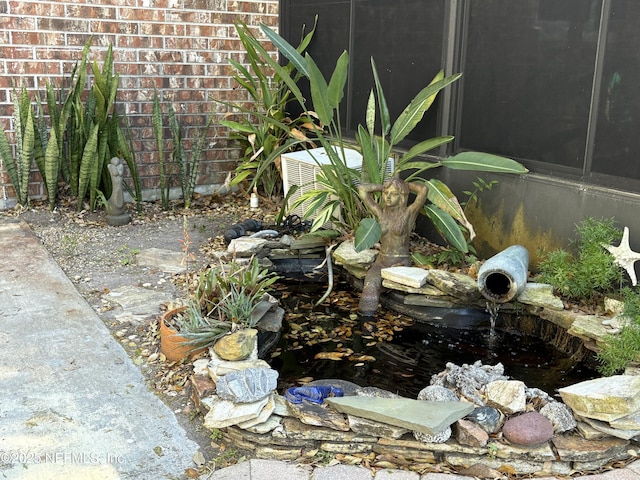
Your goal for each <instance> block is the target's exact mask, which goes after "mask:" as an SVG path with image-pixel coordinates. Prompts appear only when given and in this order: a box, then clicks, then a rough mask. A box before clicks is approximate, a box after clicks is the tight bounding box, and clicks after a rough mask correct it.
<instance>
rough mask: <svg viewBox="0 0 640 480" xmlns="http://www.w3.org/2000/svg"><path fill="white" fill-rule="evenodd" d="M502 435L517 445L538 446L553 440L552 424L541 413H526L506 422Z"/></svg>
mask: <svg viewBox="0 0 640 480" xmlns="http://www.w3.org/2000/svg"><path fill="white" fill-rule="evenodd" d="M502 434H503V435H504V438H506V439H507V440H509V441H510V442H511V443H515V444H517V445H525V446H532V445H539V444H541V443H544V442H547V441H549V440H551V438H553V424H552V423H551V422H550V421H549V419H548V418H546V417H545V416H544V415H542V414H541V413H538V412H527V413H523V414H522V415H518V416H517V417H513V418H510V419H509V420H507V421H506V422H505V423H504V427H502Z"/></svg>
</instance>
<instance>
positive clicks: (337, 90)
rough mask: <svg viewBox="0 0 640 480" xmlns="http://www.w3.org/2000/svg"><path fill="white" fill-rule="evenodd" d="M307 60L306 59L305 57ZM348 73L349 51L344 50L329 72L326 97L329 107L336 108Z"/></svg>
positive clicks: (342, 93)
mask: <svg viewBox="0 0 640 480" xmlns="http://www.w3.org/2000/svg"><path fill="white" fill-rule="evenodd" d="M307 62H308V59H307ZM348 73H349V53H348V52H347V51H346V50H345V51H344V52H342V55H340V57H339V58H338V60H337V61H336V67H335V68H334V70H333V73H332V74H331V79H330V80H329V89H328V91H327V97H328V101H329V105H330V106H331V108H333V109H336V108H338V106H339V105H340V102H341V101H342V97H343V96H344V86H345V84H346V83H347V74H348ZM314 106H315V103H314Z"/></svg>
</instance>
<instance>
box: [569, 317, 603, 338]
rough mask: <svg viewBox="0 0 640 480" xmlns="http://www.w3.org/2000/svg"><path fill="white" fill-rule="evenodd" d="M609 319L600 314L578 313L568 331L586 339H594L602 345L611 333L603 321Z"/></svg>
mask: <svg viewBox="0 0 640 480" xmlns="http://www.w3.org/2000/svg"><path fill="white" fill-rule="evenodd" d="M607 319H608V318H607V317H602V316H599V315H578V316H577V317H576V319H575V320H574V321H573V323H572V324H571V327H569V330H567V333H568V334H569V335H574V336H576V337H578V338H581V339H583V340H586V341H589V340H593V341H595V342H596V345H600V344H601V343H602V342H603V341H604V339H605V337H606V336H607V335H609V334H610V333H611V330H610V329H609V328H607V327H606V326H605V324H603V323H602V322H603V321H605V320H607Z"/></svg>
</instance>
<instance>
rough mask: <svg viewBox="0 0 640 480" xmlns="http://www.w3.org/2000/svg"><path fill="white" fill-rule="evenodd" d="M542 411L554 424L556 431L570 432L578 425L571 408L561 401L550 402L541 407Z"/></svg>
mask: <svg viewBox="0 0 640 480" xmlns="http://www.w3.org/2000/svg"><path fill="white" fill-rule="evenodd" d="M540 413H541V414H542V415H544V416H545V417H547V418H548V419H549V421H550V422H551V423H552V424H553V430H554V431H555V432H556V433H562V432H568V431H569V430H573V429H574V428H576V427H577V426H578V423H577V422H576V419H575V418H574V417H573V413H571V409H570V408H569V407H567V406H566V405H565V404H564V403H561V402H549V403H547V404H546V405H545V406H544V407H542V408H541V409H540Z"/></svg>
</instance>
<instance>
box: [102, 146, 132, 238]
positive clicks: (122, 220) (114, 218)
mask: <svg viewBox="0 0 640 480" xmlns="http://www.w3.org/2000/svg"><path fill="white" fill-rule="evenodd" d="M107 168H108V169H109V175H110V176H111V196H110V197H109V200H107V206H106V208H107V223H108V224H109V225H114V226H117V225H126V224H127V223H129V222H130V221H131V216H130V215H129V214H128V213H125V211H124V192H123V190H122V174H123V173H124V167H123V166H122V160H120V159H119V158H118V157H113V158H112V159H111V162H110V163H109V165H108V167H107Z"/></svg>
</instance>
